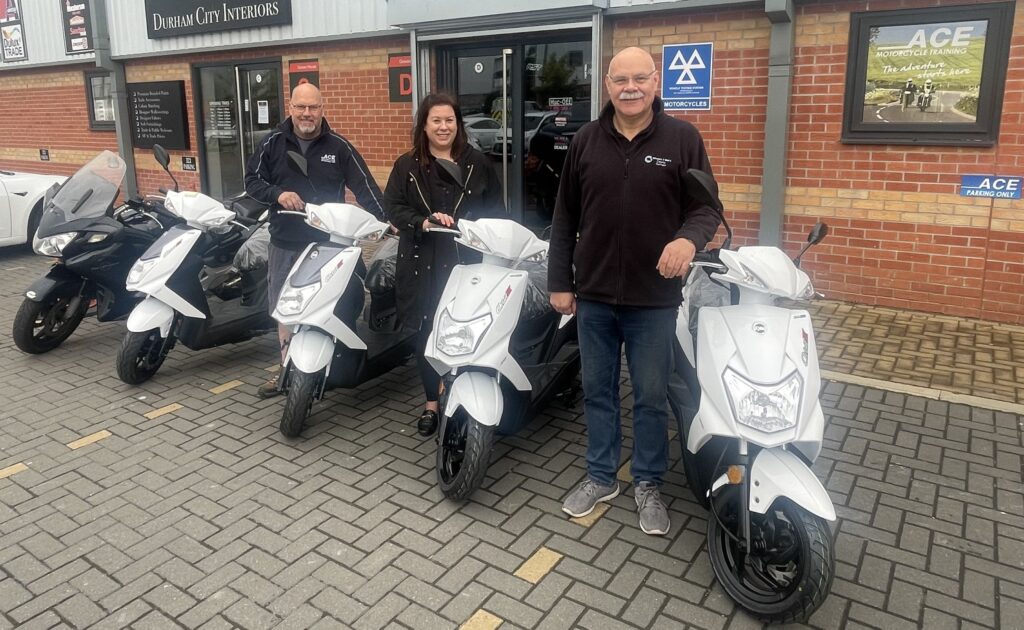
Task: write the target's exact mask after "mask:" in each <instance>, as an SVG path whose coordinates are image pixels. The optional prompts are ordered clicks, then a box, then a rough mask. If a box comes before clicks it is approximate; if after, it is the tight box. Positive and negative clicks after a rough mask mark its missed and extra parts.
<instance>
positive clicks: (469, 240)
mask: <svg viewBox="0 0 1024 630" xmlns="http://www.w3.org/2000/svg"><path fill="white" fill-rule="evenodd" d="M462 238H463V240H465V241H466V245H469V246H470V247H472V248H473V249H475V250H477V251H478V252H483V253H485V254H490V253H491V248H490V247H488V246H487V245H486V244H485V243H484V241H483V239H481V238H480V237H479V236H477V235H476V234H475V233H474V232H473V231H472V230H471V229H469V228H468V227H465V228H462Z"/></svg>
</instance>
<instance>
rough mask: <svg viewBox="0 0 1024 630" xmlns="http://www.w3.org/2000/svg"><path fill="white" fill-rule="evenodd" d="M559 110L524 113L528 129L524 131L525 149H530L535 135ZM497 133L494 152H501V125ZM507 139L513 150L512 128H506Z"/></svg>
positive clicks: (524, 123) (493, 145) (492, 148)
mask: <svg viewBox="0 0 1024 630" xmlns="http://www.w3.org/2000/svg"><path fill="white" fill-rule="evenodd" d="M557 113H558V112H526V113H525V114H523V126H524V127H526V129H525V130H524V131H523V151H529V150H530V140H533V136H534V135H536V134H537V130H538V129H540V128H541V127H542V126H544V125H546V124H548V123H549V122H551V121H553V120H554V119H555V115H556V114H557ZM498 127H499V128H498V129H497V135H498V137H497V138H495V139H494V142H493V143H492V144H491V152H492V153H498V154H500V153H501V128H500V127H501V126H500V125H499V126H498ZM505 139H506V141H507V144H508V152H509V153H511V152H512V130H511V129H505Z"/></svg>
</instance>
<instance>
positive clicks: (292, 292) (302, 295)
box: [276, 282, 323, 315]
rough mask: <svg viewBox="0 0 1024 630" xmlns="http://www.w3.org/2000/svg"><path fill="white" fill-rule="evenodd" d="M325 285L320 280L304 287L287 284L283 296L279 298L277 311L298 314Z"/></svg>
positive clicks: (283, 313) (285, 313) (282, 292)
mask: <svg viewBox="0 0 1024 630" xmlns="http://www.w3.org/2000/svg"><path fill="white" fill-rule="evenodd" d="M321 286H323V285H321V284H320V283H319V282H314V283H313V284H307V285H306V286H304V287H293V286H291V285H285V287H284V289H282V290H281V297H279V298H277V309H276V310H277V312H278V313H280V314H282V315H298V314H299V313H301V312H302V311H303V310H304V309H305V308H306V305H307V304H309V301H310V300H312V299H313V296H314V295H316V294H317V293H319V292H320V287H321Z"/></svg>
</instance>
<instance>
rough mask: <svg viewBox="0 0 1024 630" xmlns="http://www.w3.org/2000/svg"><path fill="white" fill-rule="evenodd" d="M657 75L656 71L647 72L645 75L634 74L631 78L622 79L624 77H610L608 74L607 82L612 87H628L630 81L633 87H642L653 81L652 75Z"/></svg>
mask: <svg viewBox="0 0 1024 630" xmlns="http://www.w3.org/2000/svg"><path fill="white" fill-rule="evenodd" d="M657 73H658V71H657V70H652V71H650V72H648V73H647V74H634V75H633V76H631V77H624V76H614V77H613V76H612V75H610V74H609V75H608V80H609V81H611V82H612V85H614V86H615V87H626V86H627V85H629V82H630V81H632V82H633V85H636V86H638V87H643V86H645V85H647V84H648V83H650V82H651V81H653V80H654V75H655V74H657Z"/></svg>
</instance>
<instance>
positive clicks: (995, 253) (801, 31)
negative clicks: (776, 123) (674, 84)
mask: <svg viewBox="0 0 1024 630" xmlns="http://www.w3.org/2000/svg"><path fill="white" fill-rule="evenodd" d="M952 4H963V2H955V3H954V2H937V1H935V0H924V1H912V0H902V1H901V0H894V1H892V2H882V3H874V2H872V3H871V4H870V9H871V10H879V11H881V10H887V9H897V8H911V7H925V6H942V5H952ZM867 8H869V7H868V5H867V4H865V3H864V2H837V3H809V4H803V5H801V6H800V7H798V9H797V15H796V50H795V53H796V56H795V63H794V77H793V90H792V95H791V109H790V145H789V154H788V162H787V180H786V184H787V190H786V209H785V212H786V216H785V219H784V224H783V230H784V241H785V245H784V246H785V248H786V250H787V251H790V252H796V251H798V250H799V248H800V246H801V245H802V244H803V243H804V242H805V239H806V234H807V231H808V230H809V229H810V227H811V226H812V225H813V224H814V222H815V221H816V220H818V219H822V220H825V221H826V222H828V223H829V225H830V227H831V228H832V231H831V235H830V236H829V237H828V238H827V239H826V240H825V241H824V242H823V243H822V244H820V245H818V246H817V247H816V248H814V249H812V250H811V253H810V254H808V255H807V256H806V257H805V258H804V261H805V265H804V267H805V269H807V270H808V271H809V272H810V273H811V275H812V278H813V279H814V281H815V286H816V287H817V288H819V290H823V291H824V292H825V293H826V294H827V295H829V297H832V298H837V299H845V300H850V301H856V302H863V303H869V304H878V305H885V306H893V307H899V308H913V309H920V310H927V311H932V312H942V313H948V314H955V315H963V316H971V317H981V318H985V319H994V320H998V321H1005V322H1011V323H1017V324H1024V291H1022V287H1024V212H1022V211H1024V203H1022V202H1021V201H1013V200H992V199H969V198H966V197H960V196H959V195H958V194H957V193H958V185H959V183H960V176H961V175H963V174H984V173H995V174H1003V175H1021V174H1024V173H1022V171H1024V8H1022V7H1021V6H1020V5H1018V6H1017V9H1016V11H1017V15H1016V18H1015V22H1014V24H1015V34H1014V37H1013V43H1012V49H1011V53H1010V60H1009V70H1008V73H1007V82H1006V89H1005V93H1004V100H1003V115H1002V119H1001V125H1000V136H999V142H998V144H997V146H995V147H990V148H968V147H935V146H930V147H913V146H896V145H846V144H842V143H841V142H840V136H841V133H842V115H843V92H844V90H845V85H846V60H847V52H848V40H849V30H850V13H851V12H853V11H863V10H866V9H867ZM613 29H614V31H613V45H614V48H615V49H616V50H618V49H621V48H623V47H625V46H641V47H644V48H646V49H648V50H649V51H650V52H651V53H652V54H653V55H654V56H655V59H656V61H658V62H659V63H660V61H661V46H662V45H664V44H678V43H687V42H694V43H696V42H706V41H712V42H714V43H715V75H714V83H713V86H712V93H713V103H712V107H713V108H712V110H711V111H710V112H686V113H685V114H678V113H677V114H674V115H678V116H681V117H685V118H686V119H688V120H690V121H691V122H693V123H694V124H696V125H697V127H698V128H699V129H700V130H701V132H702V133H703V135H704V139H705V142H706V144H707V147H708V152H709V154H710V155H711V160H712V165H713V167H714V169H715V174H716V176H717V177H718V178H719V181H720V183H721V186H722V196H723V201H724V202H725V205H726V208H727V210H728V216H729V219H730V224H732V226H733V228H734V231H735V232H736V236H737V238H736V243H738V244H744V243H753V242H755V241H756V238H757V230H758V226H759V220H758V218H759V216H758V215H759V212H760V195H761V186H760V183H761V170H762V167H763V160H764V155H763V151H762V149H763V142H764V121H765V116H764V110H765V105H766V102H767V85H768V80H767V62H768V41H769V35H770V25H769V23H768V21H767V19H766V18H764V16H763V15H759V13H758V12H756V11H754V12H720V13H717V14H705V13H668V14H664V15H661V14H659V15H656V16H648V17H640V18H629V19H619V20H616V21H615V22H614V23H613Z"/></svg>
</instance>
